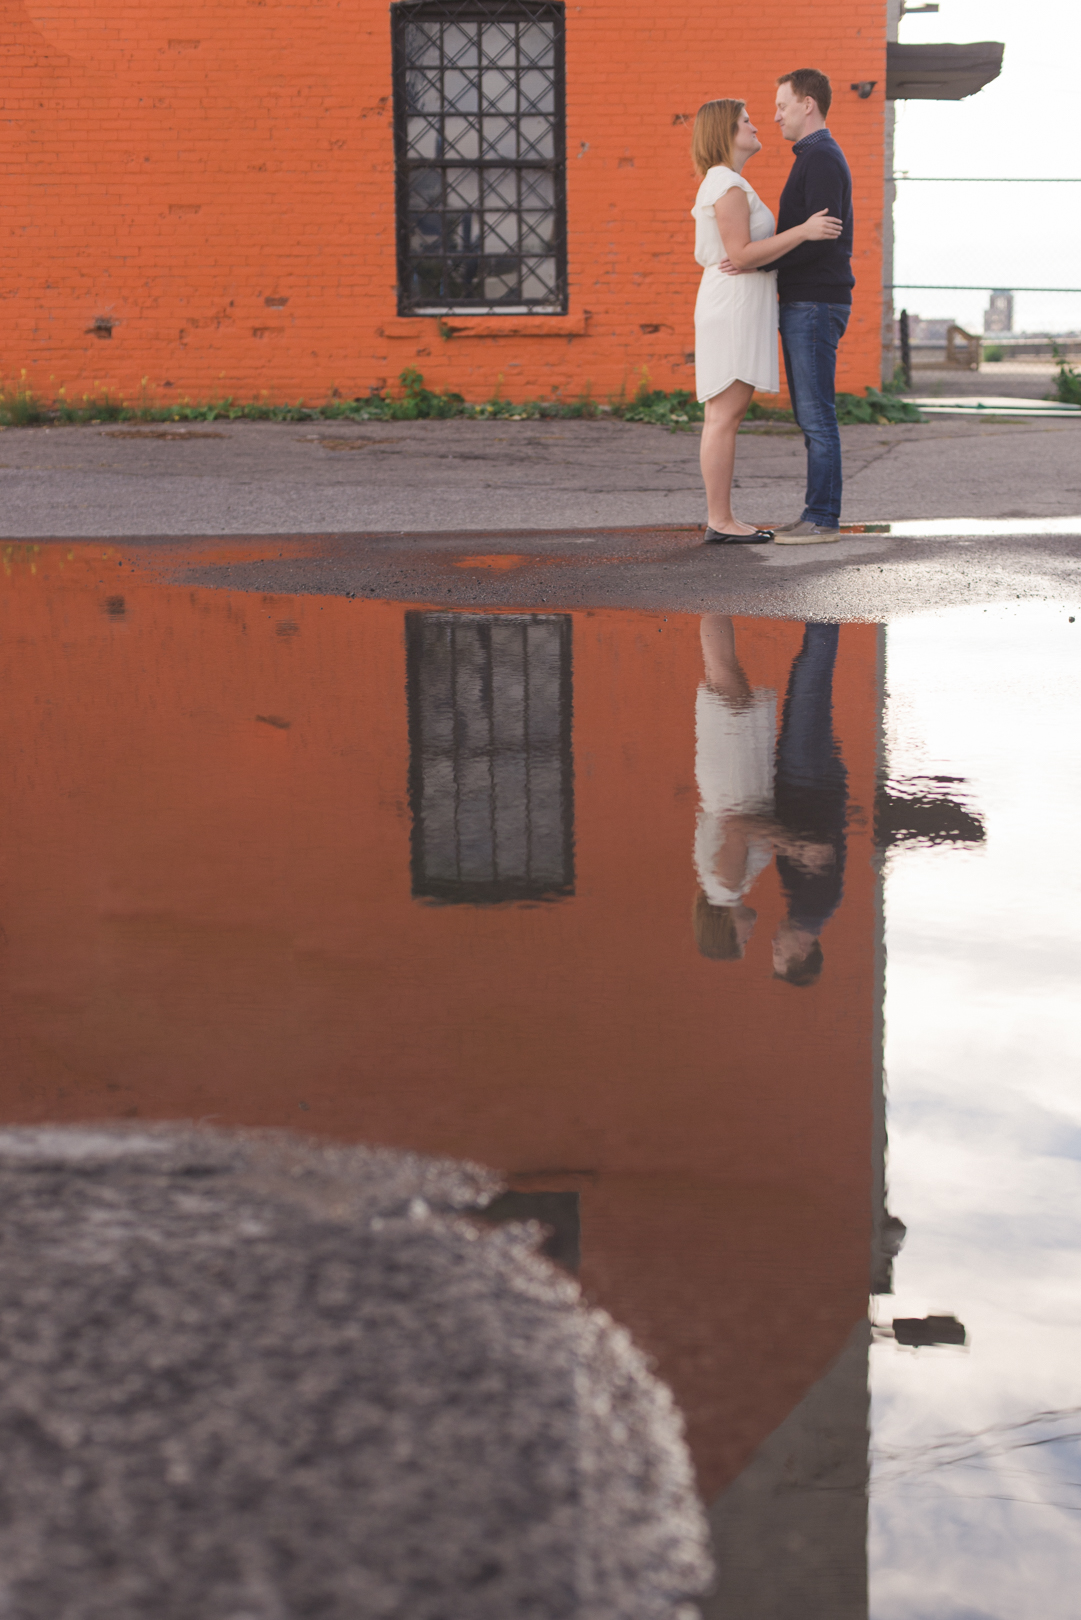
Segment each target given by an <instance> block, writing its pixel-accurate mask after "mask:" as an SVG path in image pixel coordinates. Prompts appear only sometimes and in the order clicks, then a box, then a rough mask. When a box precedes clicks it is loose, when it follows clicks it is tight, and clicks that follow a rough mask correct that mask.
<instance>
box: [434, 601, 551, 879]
mask: <svg viewBox="0 0 1081 1620" xmlns="http://www.w3.org/2000/svg"><path fill="white" fill-rule="evenodd" d="M405 639H406V668H407V672H408V673H407V692H408V701H409V800H410V808H411V810H412V820H413V831H412V854H413V860H412V866H413V874H412V875H413V885H412V886H413V894H414V895H415V896H417V897H418V898H422V897H423V898H427V899H431V900H441V901H443V902H444V904H455V903H458V904H461V903H463V902H464V903H466V904H469V905H484V904H491V903H493V902H498V901H501V900H555V899H558V898H560V897H562V896H564V895H569V894H573V893H574V786H573V783H574V767H573V760H572V755H571V620H570V616H569V614H548V615H546V614H536V613H522V614H517V613H513V614H512V613H501V614H472V613H438V612H435V613H433V612H425V611H423V610H417V611H412V612H409V613H407V614H406V618H405Z"/></svg>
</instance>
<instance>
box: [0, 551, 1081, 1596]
mask: <svg viewBox="0 0 1081 1620" xmlns="http://www.w3.org/2000/svg"><path fill="white" fill-rule="evenodd" d="M119 561H120V554H118V553H116V552H110V551H109V548H107V547H101V546H97V547H93V548H91V547H83V546H68V545H57V546H41V547H34V548H19V547H9V548H8V551H7V554H6V558H5V572H4V574H3V576H2V578H0V603H2V608H0V664H2V669H3V680H4V687H5V704H4V746H3V769H4V782H5V789H4V793H3V795H2V798H0V813H2V815H3V830H2V834H0V838H2V848H3V863H2V865H3V880H2V892H0V923H2V938H0V949H2V953H3V956H2V960H3V981H2V996H3V1000H2V1008H0V1066H2V1072H3V1075H4V1088H3V1116H4V1118H5V1119H6V1120H8V1121H14V1122H31V1121H41V1120H82V1119H87V1118H122V1119H126V1118H136V1117H138V1118H161V1117H182V1118H196V1119H206V1120H213V1121H215V1122H219V1123H222V1124H229V1123H242V1124H253V1125H273V1126H288V1127H290V1128H294V1129H302V1130H307V1131H313V1132H317V1133H324V1134H330V1135H334V1136H338V1137H343V1138H349V1139H355V1140H362V1141H365V1142H374V1143H387V1144H392V1145H395V1146H408V1147H413V1148H417V1149H420V1150H422V1151H424V1152H427V1153H436V1154H450V1155H453V1156H456V1157H461V1158H469V1159H476V1160H480V1161H482V1162H484V1163H486V1164H490V1165H494V1166H496V1167H498V1168H499V1169H500V1170H501V1171H502V1172H504V1174H505V1176H506V1179H507V1181H508V1184H509V1185H510V1187H511V1188H512V1189H514V1191H515V1193H516V1194H517V1195H519V1196H518V1197H517V1198H516V1199H512V1200H511V1201H510V1203H509V1204H508V1206H507V1207H508V1209H509V1210H510V1211H511V1212H514V1211H517V1212H523V1211H524V1212H526V1213H529V1212H531V1211H533V1212H540V1213H541V1214H543V1215H544V1216H545V1218H546V1219H547V1221H548V1223H549V1224H550V1226H551V1227H552V1228H553V1233H554V1235H553V1238H552V1240H551V1248H552V1252H553V1253H554V1254H555V1255H556V1256H557V1257H558V1258H559V1259H561V1261H562V1262H563V1263H564V1264H567V1265H569V1266H571V1267H575V1266H578V1267H579V1275H580V1278H581V1281H582V1285H583V1287H584V1289H585V1290H586V1293H587V1295H588V1296H589V1297H590V1298H591V1299H592V1300H594V1301H597V1302H599V1303H600V1304H602V1305H604V1306H605V1307H606V1308H607V1309H608V1310H609V1311H611V1313H612V1314H613V1315H614V1316H615V1317H616V1318H617V1319H618V1320H619V1321H620V1322H622V1323H624V1324H626V1326H627V1327H628V1328H630V1330H631V1331H632V1333H633V1334H634V1336H635V1338H636V1339H637V1341H638V1342H639V1344H641V1345H642V1346H643V1347H644V1348H645V1349H646V1350H647V1351H648V1352H649V1353H650V1354H651V1355H652V1357H653V1358H654V1360H655V1363H656V1366H657V1368H658V1371H659V1372H660V1374H661V1375H662V1376H663V1377H664V1379H665V1380H666V1381H667V1382H668V1383H669V1384H670V1385H671V1387H672V1389H673V1390H674V1391H675V1393H676V1396H677V1398H678V1400H679V1402H680V1405H681V1406H682V1409H683V1411H684V1413H685V1416H686V1423H687V1431H688V1437H689V1440H690V1444H691V1448H692V1451H693V1454H694V1459H695V1463H696V1467H697V1470H698V1477H699V1481H700V1485H701V1490H702V1493H703V1496H704V1498H705V1500H706V1501H707V1502H708V1503H709V1504H711V1514H712V1519H713V1522H714V1528H715V1532H716V1539H717V1544H718V1550H719V1557H720V1561H721V1569H722V1573H721V1589H720V1592H719V1593H718V1596H717V1598H716V1599H715V1600H712V1606H710V1605H709V1604H707V1606H706V1613H707V1614H709V1615H724V1616H734V1617H735V1616H738V1617H739V1620H766V1617H769V1620H797V1617H798V1620H818V1617H821V1620H857V1617H863V1616H867V1615H868V1614H869V1615H870V1616H872V1617H873V1620H925V1617H926V1616H929V1615H933V1616H934V1617H935V1620H1018V1617H1020V1616H1029V1615H1035V1614H1039V1615H1040V1617H1041V1620H1060V1617H1061V1620H1067V1617H1071V1620H1072V1616H1073V1615H1074V1613H1075V1611H1076V1590H1077V1585H1078V1577H1079V1574H1081V1568H1079V1566H1081V1558H1079V1556H1078V1551H1077V1548H1078V1533H1077V1532H1078V1522H1079V1521H1078V1513H1079V1512H1081V1467H1079V1458H1078V1441H1079V1438H1081V1384H1079V1374H1078V1368H1079V1366H1081V1219H1079V1211H1081V1198H1079V1194H1081V1176H1079V1164H1078V1161H1079V1158H1081V1093H1079V1089H1078V1084H1077V1073H1078V1065H1077V1056H1078V1046H1079V1037H1078V1024H1077V977H1078V966H1079V943H1081V884H1079V880H1078V876H1077V863H1076V860H1075V858H1074V852H1075V846H1076V842H1077V832H1076V820H1077V815H1078V806H1079V805H1081V764H1079V762H1078V755H1077V749H1076V746H1075V744H1074V743H1072V742H1071V741H1070V739H1071V738H1072V737H1073V736H1074V727H1075V725H1076V715H1077V707H1078V695H1079V691H1078V689H1079V686H1081V653H1079V649H1081V624H1075V623H1073V622H1072V620H1071V619H1070V617H1069V610H1068V609H1067V608H1065V607H1061V608H1060V607H1055V606H1033V605H1029V604H1023V605H1022V604H1017V605H1016V606H1013V607H1009V608H987V609H981V608H978V607H977V608H964V609H957V610H951V611H947V612H942V613H938V614H934V615H931V614H929V615H926V616H923V617H919V616H917V617H910V618H906V619H902V620H899V621H897V622H895V623H893V624H890V625H889V626H887V627H883V626H876V625H863V624H846V625H842V626H840V627H839V628H838V627H836V626H830V625H809V626H805V625H803V624H799V623H789V622H782V621H772V620H765V619H737V620H735V621H732V620H729V619H725V618H723V617H720V616H716V615H707V616H706V617H705V618H700V617H691V616H685V615H672V614H670V615H668V616H667V617H666V616H665V615H664V614H663V613H631V612H616V611H596V612H589V611H580V612H579V611H576V612H573V613H562V612H558V611H551V612H548V611H546V612H543V613H530V614H516V613H513V612H500V613H494V614H493V613H479V612H445V611H442V610H438V609H432V610H428V609H426V608H424V607H417V606H413V605H403V604H395V603H393V602H383V601H350V600H345V599H343V598H341V597H337V598H331V597H322V598H321V597H317V596H297V597H284V596H260V595H254V594H243V593H241V592H236V591H227V590H212V589H191V588H188V587H187V586H184V585H178V584H168V583H162V582H161V581H158V580H155V579H154V578H153V577H151V576H150V575H149V574H145V573H141V572H140V571H139V570H138V569H135V570H133V569H132V568H131V567H130V565H128V566H118V562H119ZM887 1081H888V1086H887ZM887 1130H888V1139H889V1150H888V1163H887ZM868 1425H869V1432H868ZM868 1593H869V1597H868Z"/></svg>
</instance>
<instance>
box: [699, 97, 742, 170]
mask: <svg viewBox="0 0 1081 1620" xmlns="http://www.w3.org/2000/svg"><path fill="white" fill-rule="evenodd" d="M746 105H747V103H746V102H745V101H707V102H706V104H705V106H703V107H699V109H698V111H697V113H696V114H695V119H694V134H693V135H692V136H691V156H692V157H693V158H694V166H695V168H696V169H697V170H698V172H699V174H705V172H706V170H707V169H712V168H714V167H716V165H717V164H718V163H723V164H725V165H726V166H730V160H731V157H732V142H733V141H734V140H735V138H736V127H737V125H738V124H739V118H740V114H741V113H742V111H743V109H744V108H745V107H746Z"/></svg>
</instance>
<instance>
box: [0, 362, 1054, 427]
mask: <svg viewBox="0 0 1081 1620" xmlns="http://www.w3.org/2000/svg"><path fill="white" fill-rule="evenodd" d="M1064 369H1065V368H1064ZM1072 375H1074V376H1076V373H1073V374H1072ZM399 381H400V383H401V385H402V386H401V393H400V394H398V395H394V396H392V395H391V394H390V393H384V394H378V393H373V394H371V395H369V396H368V398H366V399H334V398H331V399H328V400H326V401H325V402H324V403H323V404H322V405H311V404H309V403H308V402H307V401H305V400H302V399H301V400H297V402H296V404H295V405H288V404H286V405H272V404H270V403H269V402H267V401H252V402H250V403H248V404H242V403H241V402H240V401H238V400H235V399H232V398H226V399H218V400H209V401H205V402H203V403H196V404H193V403H192V402H191V401H190V400H183V401H180V402H178V403H177V404H175V405H160V404H157V403H151V402H150V401H149V400H148V399H147V397H146V395H145V392H144V395H143V398H142V399H141V400H140V401H139V402H138V403H136V404H132V403H129V402H128V401H126V400H123V399H120V398H117V397H116V396H115V395H112V394H109V393H100V394H84V395H83V397H82V400H81V401H79V402H76V401H74V400H70V399H68V397H67V395H66V393H65V391H64V390H63V389H61V390H60V393H59V394H58V395H57V398H56V399H55V400H54V401H53V403H52V404H49V403H48V402H47V401H45V400H43V399H41V398H40V397H39V396H38V395H36V394H34V393H33V392H32V390H31V389H29V388H28V387H27V385H26V373H25V372H23V374H22V379H21V381H20V382H19V383H18V384H15V385H12V384H0V426H3V427H35V426H39V425H43V424H46V423H49V424H76V423H90V424H94V423H98V422H219V421H221V422H316V421H324V422H327V421H329V422H336V421H344V422H415V421H433V420H438V419H441V418H448V417H458V418H466V419H470V420H473V421H478V420H484V419H487V418H497V419H499V420H501V421H509V422H527V421H543V420H545V419H548V418H557V419H560V420H564V421H565V420H568V419H574V418H586V419H588V418H593V417H601V416H610V417H616V418H617V419H619V420H620V421H623V422H649V423H652V424H654V425H655V426H657V427H666V428H669V429H670V430H671V431H672V432H673V433H678V432H680V431H686V430H688V429H690V428H692V427H694V426H695V425H696V424H698V423H700V422H701V421H702V420H703V418H704V415H705V411H704V407H703V406H701V405H700V404H699V403H698V401H697V400H696V399H695V397H694V395H693V394H690V393H688V392H687V391H686V390H685V389H679V388H677V389H673V391H672V392H671V393H669V394H666V393H665V392H664V391H663V390H661V389H647V388H640V389H639V390H638V393H637V394H636V395H635V396H634V398H633V399H630V400H624V399H622V398H620V399H612V400H609V402H608V403H607V404H604V405H601V404H598V402H597V401H596V400H595V399H594V398H593V397H592V395H591V394H590V393H589V392H588V391H587V392H585V393H583V394H581V395H580V396H579V397H578V398H577V399H574V400H563V399H550V400H549V399H544V400H540V399H528V400H525V401H524V402H523V403H522V404H520V405H516V404H514V403H513V401H511V400H507V399H502V398H500V397H498V396H496V397H495V398H493V399H489V400H484V401H482V402H481V403H480V404H477V405H470V404H468V403H467V401H466V400H465V399H464V398H463V397H462V395H461V394H454V393H442V394H437V393H434V392H433V391H432V389H430V388H426V387H425V386H424V378H423V376H422V375H421V373H420V372H419V371H416V370H415V369H414V368H413V367H411V366H410V367H407V368H406V369H405V371H403V372H402V374H401V377H400V378H399ZM746 420H747V421H748V422H791V421H792V420H793V416H792V412H791V411H782V410H776V409H774V408H773V407H771V406H769V405H760V404H759V403H758V401H757V400H752V402H751V406H750V409H749V410H748V412H747V416H746ZM837 420H838V421H839V422H842V423H849V422H878V423H886V422H919V421H921V420H922V418H921V416H920V413H919V411H918V410H917V409H916V407H915V406H914V405H912V404H911V403H910V402H909V401H908V400H903V399H899V398H897V396H896V395H894V394H892V393H891V392H890V391H889V390H888V389H887V390H886V391H885V392H882V393H880V392H879V390H878V389H877V388H868V389H867V391H866V396H865V397H864V398H862V399H861V398H860V397H859V396H858V395H857V394H838V395H837Z"/></svg>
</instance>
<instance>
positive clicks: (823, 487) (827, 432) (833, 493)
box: [781, 304, 852, 529]
mask: <svg viewBox="0 0 1081 1620" xmlns="http://www.w3.org/2000/svg"><path fill="white" fill-rule="evenodd" d="M851 313H852V309H851V306H850V305H849V304H782V305H781V350H782V352H783V354H784V369H785V376H786V377H787V378H788V392H789V394H790V396H791V399H792V409H793V411H794V413H795V417H796V421H797V422H798V423H799V425H800V427H801V428H802V429H803V442H804V444H805V445H806V446H807V498H806V505H805V506H804V508H803V517H804V518H805V519H806V521H807V522H808V523H817V524H818V525H819V526H820V527H821V528H824V529H835V528H836V527H837V525H838V523H839V522H840V521H841V435H840V433H839V432H838V431H837V408H836V406H835V404H834V378H835V377H836V374H837V345H838V343H840V341H841V339H842V337H843V336H844V330H845V327H846V326H847V325H848V317H849V315H850V314H851Z"/></svg>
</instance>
